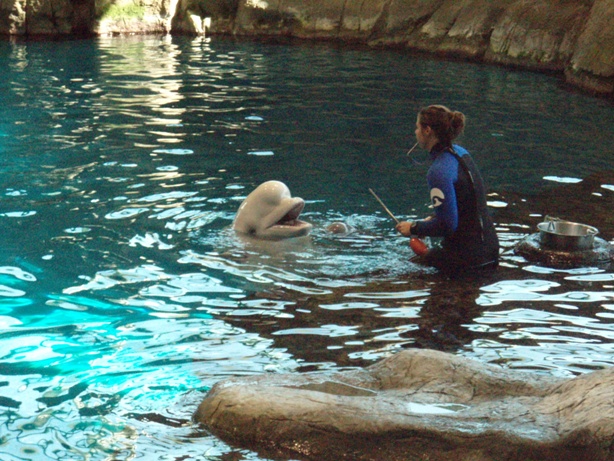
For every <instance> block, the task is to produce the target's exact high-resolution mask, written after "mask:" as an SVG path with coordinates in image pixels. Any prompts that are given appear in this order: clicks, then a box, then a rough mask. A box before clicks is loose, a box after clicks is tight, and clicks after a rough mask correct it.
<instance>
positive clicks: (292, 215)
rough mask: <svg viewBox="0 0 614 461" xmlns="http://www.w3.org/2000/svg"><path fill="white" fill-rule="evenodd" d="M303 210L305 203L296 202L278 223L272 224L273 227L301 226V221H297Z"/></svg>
mask: <svg viewBox="0 0 614 461" xmlns="http://www.w3.org/2000/svg"><path fill="white" fill-rule="evenodd" d="M303 208H305V202H303V201H300V202H297V203H296V204H295V205H294V206H293V207H292V208H290V210H288V212H287V213H286V214H285V215H283V216H282V217H281V219H280V220H279V221H277V222H276V223H275V224H273V226H298V225H301V224H303V221H301V220H300V219H298V217H299V216H300V215H301V213H302V212H303Z"/></svg>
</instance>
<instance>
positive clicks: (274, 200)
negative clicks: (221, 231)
mask: <svg viewBox="0 0 614 461" xmlns="http://www.w3.org/2000/svg"><path fill="white" fill-rule="evenodd" d="M304 207H305V201H304V200H303V199H302V198H300V197H292V196H291V195H290V189H288V186H286V185H285V184H284V183H283V182H281V181H267V182H265V183H262V184H260V185H259V186H258V187H257V188H256V189H254V190H253V191H252V193H251V194H249V195H248V196H247V198H246V199H245V200H243V203H242V204H241V206H240V207H239V210H238V211H237V215H236V216H235V220H234V223H233V225H232V227H233V229H234V230H235V231H237V232H239V233H241V234H247V235H251V236H253V237H256V238H260V239H267V240H279V239H285V238H292V237H301V236H303V235H307V234H309V232H310V231H311V227H312V226H311V224H309V223H306V222H305V221H301V220H300V219H298V218H299V216H300V214H301V212H302V211H303V208H304Z"/></svg>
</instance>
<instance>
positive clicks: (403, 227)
mask: <svg viewBox="0 0 614 461" xmlns="http://www.w3.org/2000/svg"><path fill="white" fill-rule="evenodd" d="M412 224H413V223H411V222H408V221H401V222H400V223H398V224H397V225H396V226H395V229H396V230H398V231H399V232H400V233H401V234H402V235H404V236H405V237H409V236H411V226H412Z"/></svg>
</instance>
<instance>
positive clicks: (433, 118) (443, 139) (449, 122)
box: [418, 105, 465, 147]
mask: <svg viewBox="0 0 614 461" xmlns="http://www.w3.org/2000/svg"><path fill="white" fill-rule="evenodd" d="M418 123H420V125H422V126H423V127H426V126H430V127H431V129H432V130H433V132H434V133H435V136H437V139H439V142H440V143H441V144H443V145H444V146H445V147H448V146H451V145H452V141H453V140H454V139H456V138H457V137H458V136H459V135H460V134H461V133H462V132H463V129H464V128H465V115H464V114H463V113H462V112H458V111H451V110H450V109H448V108H447V107H446V106H439V105H433V106H428V107H425V108H424V109H422V110H421V111H420V113H419V114H418Z"/></svg>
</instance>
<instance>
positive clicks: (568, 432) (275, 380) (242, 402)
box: [194, 349, 614, 461]
mask: <svg viewBox="0 0 614 461" xmlns="http://www.w3.org/2000/svg"><path fill="white" fill-rule="evenodd" d="M613 401H614V369H606V370H602V371H596V372H592V373H588V374H585V375H582V376H579V377H576V378H573V379H568V380H565V379H556V378H551V377H546V376H540V375H537V374H533V373H527V372H519V371H514V370H510V369H502V368H499V367H495V366H490V365H484V364H481V363H478V362H475V361H472V360H469V359H465V358H461V357H457V356H454V355H451V354H446V353H443V352H437V351H431V350H418V349H415V350H406V351H403V352H401V353H398V354H396V355H394V356H392V357H390V358H388V359H386V360H383V361H381V362H379V363H377V364H375V365H372V366H370V367H368V368H366V369H364V370H357V371H349V372H345V373H332V374H330V373H329V374H327V373H307V374H285V375H261V376H255V377H253V376H250V377H242V378H233V379H228V380H225V381H222V382H220V383H218V384H216V385H215V386H214V387H213V388H212V389H211V391H210V392H209V393H208V395H207V396H206V397H205V399H204V401H203V402H202V403H201V405H200V406H199V408H198V410H197V411H196V413H195V415H194V417H195V419H196V420H197V421H199V422H201V423H203V424H204V425H205V426H206V427H207V428H208V429H209V430H211V431H212V432H213V433H214V434H216V435H218V436H219V437H220V438H222V439H224V440H226V441H228V442H229V443H231V444H235V445H238V446H240V447H244V448H249V449H253V450H256V451H259V452H261V453H263V454H265V455H269V456H272V457H275V456H278V457H292V458H297V457H298V458H299V459H305V460H323V461H325V460H331V461H332V460H344V459H345V460H354V461H376V460H377V461H381V460H387V461H401V460H403V461H411V460H426V459H428V460H430V461H449V460H455V461H518V460H540V461H549V460H552V461H560V460H563V459H564V460H566V461H586V460H591V461H605V460H610V461H611V460H613V459H614V447H613V446H612V440H613V438H614V406H613V405H612V402H613Z"/></svg>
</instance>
